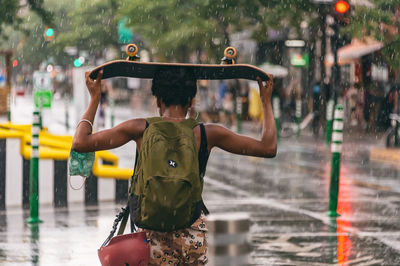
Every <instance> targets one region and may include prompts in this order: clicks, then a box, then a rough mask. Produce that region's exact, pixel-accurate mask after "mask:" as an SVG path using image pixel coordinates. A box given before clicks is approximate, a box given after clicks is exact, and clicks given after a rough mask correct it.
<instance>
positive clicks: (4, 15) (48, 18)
mask: <svg viewBox="0 0 400 266" xmlns="http://www.w3.org/2000/svg"><path fill="white" fill-rule="evenodd" d="M20 2H21V1H19V0H0V35H1V36H2V37H3V38H7V36H5V35H3V28H4V27H5V26H7V25H8V26H12V27H13V28H14V29H16V30H20V26H21V24H22V23H23V21H24V17H23V16H19V15H18V12H19V11H23V13H24V12H26V10H29V9H30V10H32V11H33V12H35V13H36V14H37V15H38V16H39V17H40V18H41V19H42V21H43V22H44V23H45V24H49V25H50V24H52V19H53V15H52V13H50V12H49V11H47V10H46V9H45V8H44V7H43V0H27V1H26V2H27V4H26V5H20Z"/></svg>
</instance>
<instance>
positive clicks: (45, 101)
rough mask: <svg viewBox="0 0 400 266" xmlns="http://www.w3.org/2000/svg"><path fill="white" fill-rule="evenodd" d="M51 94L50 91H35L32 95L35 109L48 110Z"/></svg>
mask: <svg viewBox="0 0 400 266" xmlns="http://www.w3.org/2000/svg"><path fill="white" fill-rule="evenodd" d="M52 99H53V93H52V92H51V91H50V90H36V91H35V92H34V94H33V101H34V103H35V106H36V107H38V108H39V107H42V108H50V107H51V100H52Z"/></svg>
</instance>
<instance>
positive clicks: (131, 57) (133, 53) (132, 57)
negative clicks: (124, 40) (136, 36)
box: [125, 43, 140, 61]
mask: <svg viewBox="0 0 400 266" xmlns="http://www.w3.org/2000/svg"><path fill="white" fill-rule="evenodd" d="M138 51H139V49H138V48H137V46H136V44H134V43H131V44H128V45H127V46H126V49H125V52H126V54H127V55H128V57H127V58H126V60H127V61H137V60H139V59H140V57H139V56H138V55H137V52H138Z"/></svg>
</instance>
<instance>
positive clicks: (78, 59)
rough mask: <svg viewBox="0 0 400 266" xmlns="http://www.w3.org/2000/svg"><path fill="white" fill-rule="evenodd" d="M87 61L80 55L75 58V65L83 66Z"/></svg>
mask: <svg viewBox="0 0 400 266" xmlns="http://www.w3.org/2000/svg"><path fill="white" fill-rule="evenodd" d="M84 63H85V58H84V57H83V56H80V57H79V58H76V59H75V60H74V67H81V66H82V65H83V64H84Z"/></svg>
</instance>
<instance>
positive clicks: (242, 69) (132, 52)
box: [90, 44, 269, 81]
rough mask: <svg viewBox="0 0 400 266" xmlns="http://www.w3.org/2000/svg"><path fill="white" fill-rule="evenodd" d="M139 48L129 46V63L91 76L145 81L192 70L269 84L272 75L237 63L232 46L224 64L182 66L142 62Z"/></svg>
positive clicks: (110, 66) (120, 62) (206, 76)
mask: <svg viewBox="0 0 400 266" xmlns="http://www.w3.org/2000/svg"><path fill="white" fill-rule="evenodd" d="M137 52H138V48H137V46H136V45H135V44H129V45H127V47H126V53H127V54H128V58H127V59H126V60H115V61H111V62H108V63H105V64H103V65H100V66H98V67H96V68H94V69H93V70H92V71H91V73H90V78H92V79H96V77H97V74H98V73H99V71H100V70H101V69H102V70H103V77H102V79H108V78H113V77H131V78H141V79H152V78H153V77H154V74H155V73H156V72H157V71H159V70H161V69H168V68H171V69H179V68H190V69H191V70H192V71H193V73H194V76H195V78H196V79H209V80H220V79H249V80H256V79H257V77H260V78H261V79H262V80H263V81H267V80H268V79H269V78H268V75H267V73H265V72H264V71H262V70H261V69H259V68H257V67H255V66H252V65H247V64H234V63H235V57H236V49H235V48H233V47H228V48H226V49H225V51H224V55H225V56H224V57H223V58H222V59H221V61H222V64H221V65H218V64H183V63H182V64H180V63H154V62H138V60H139V57H138V56H137Z"/></svg>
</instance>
